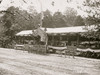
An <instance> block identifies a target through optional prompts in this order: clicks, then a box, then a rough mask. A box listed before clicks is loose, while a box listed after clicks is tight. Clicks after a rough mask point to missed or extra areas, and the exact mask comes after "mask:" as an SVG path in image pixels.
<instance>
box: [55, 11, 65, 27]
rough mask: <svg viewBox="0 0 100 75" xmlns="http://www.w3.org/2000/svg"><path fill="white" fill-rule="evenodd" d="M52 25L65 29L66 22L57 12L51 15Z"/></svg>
mask: <svg viewBox="0 0 100 75" xmlns="http://www.w3.org/2000/svg"><path fill="white" fill-rule="evenodd" d="M53 25H54V27H66V22H65V20H64V15H63V14H62V13H61V12H59V11H57V12H55V13H54V15H53Z"/></svg>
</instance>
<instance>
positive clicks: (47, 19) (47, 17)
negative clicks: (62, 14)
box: [43, 10, 53, 28]
mask: <svg viewBox="0 0 100 75" xmlns="http://www.w3.org/2000/svg"><path fill="white" fill-rule="evenodd" d="M43 14H44V18H43V27H50V28H51V27H53V17H52V15H51V13H50V11H49V10H46V11H44V12H43Z"/></svg>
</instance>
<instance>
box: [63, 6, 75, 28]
mask: <svg viewBox="0 0 100 75" xmlns="http://www.w3.org/2000/svg"><path fill="white" fill-rule="evenodd" d="M64 15H65V21H66V24H67V26H74V25H75V20H76V18H77V11H76V10H74V8H70V7H67V8H66V11H65V14H64Z"/></svg>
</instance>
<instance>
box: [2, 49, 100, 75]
mask: <svg viewBox="0 0 100 75" xmlns="http://www.w3.org/2000/svg"><path fill="white" fill-rule="evenodd" d="M0 75H100V60H99V59H89V58H82V57H75V59H73V58H72V57H70V58H69V57H68V56H67V57H66V58H65V57H64V56H62V57H61V56H60V55H55V54H50V55H39V54H33V53H28V52H25V51H21V50H14V49H4V48H0Z"/></svg>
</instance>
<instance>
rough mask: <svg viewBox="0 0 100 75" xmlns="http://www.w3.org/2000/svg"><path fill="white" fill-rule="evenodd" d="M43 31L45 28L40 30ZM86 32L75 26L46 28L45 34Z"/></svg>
mask: <svg viewBox="0 0 100 75" xmlns="http://www.w3.org/2000/svg"><path fill="white" fill-rule="evenodd" d="M93 27H94V26H91V27H88V29H92V28H93ZM41 29H42V30H45V28H41ZM80 32H87V30H86V29H85V26H76V27H61V28H46V33H47V34H63V33H80ZM32 33H33V32H32V30H24V31H21V32H19V33H17V34H16V36H29V35H31V34H32Z"/></svg>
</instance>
